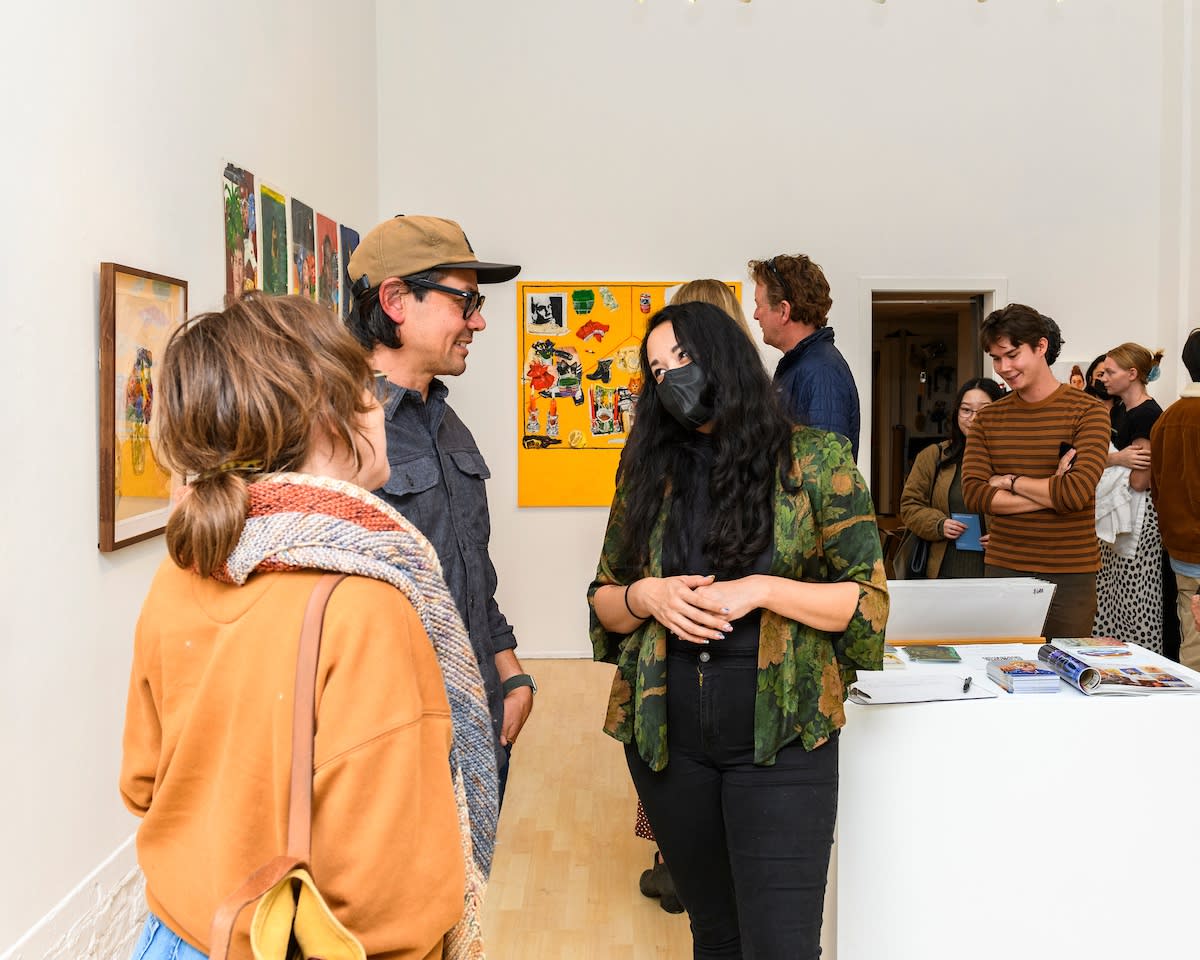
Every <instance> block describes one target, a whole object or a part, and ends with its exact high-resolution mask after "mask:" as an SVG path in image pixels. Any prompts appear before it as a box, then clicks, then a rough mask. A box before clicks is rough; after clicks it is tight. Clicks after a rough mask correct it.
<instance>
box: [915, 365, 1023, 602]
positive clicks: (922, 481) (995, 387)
mask: <svg viewBox="0 0 1200 960" xmlns="http://www.w3.org/2000/svg"><path fill="white" fill-rule="evenodd" d="M1003 395H1004V391H1003V390H1002V389H1001V387H1000V385H999V384H998V383H996V381H994V380H989V379H988V378H986V377H979V378H976V379H974V380H968V381H967V382H966V383H964V384H963V385H962V386H961V387H959V388H958V395H957V396H956V397H955V398H954V411H955V413H954V417H953V419H952V420H951V421H950V439H949V440H943V441H942V442H941V443H933V444H930V445H929V446H928V447H926V448H925V449H924V450H922V451H921V452H920V453H918V454H917V458H916V460H915V461H914V462H913V466H912V470H911V471H910V472H909V474H908V480H906V481H905V484H904V492H903V493H902V494H901V495H900V518H901V519H902V520H903V521H904V525H905V527H907V528H908V529H909V530H911V531H913V532H914V533H915V534H916V535H917V536H918V537H920V538H921V539H922V540H928V541H929V560H928V562H927V564H926V567H925V576H926V577H927V578H928V579H930V580H936V579H939V578H941V579H950V578H962V577H982V576H983V550H984V549H986V547H987V525H986V522H985V519H984V517H982V516H980V515H978V514H975V516H976V517H978V520H979V533H980V548H979V549H971V550H960V549H959V548H958V539H959V537H961V536H962V535H963V534H964V533H966V532H967V524H966V523H965V522H964V521H963V520H961V519H955V517H954V514H959V515H960V516H966V515H969V511H968V510H967V505H966V503H965V502H964V501H963V495H962V457H963V451H964V450H965V449H966V446H967V434H968V433H970V432H971V425H972V424H973V423H974V422H975V416H976V414H978V413H979V411H980V410H982V409H983V408H984V407H986V406H987V405H988V404H989V403H992V402H993V401H995V400H999V399H1000V398H1001V397H1002V396H1003Z"/></svg>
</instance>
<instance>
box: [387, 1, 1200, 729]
mask: <svg viewBox="0 0 1200 960" xmlns="http://www.w3.org/2000/svg"><path fill="white" fill-rule="evenodd" d="M1190 15H1191V3H1190V2H1187V3H1184V2H1169V0H1168V2H1165V3H1160V2H1157V0H1155V2H1144V0H1137V2H1134V0H1088V2H1081V0H1066V2H1063V3H1056V2H1054V0H1021V2H1019V3H988V4H979V3H975V2H967V0H921V2H920V3H903V2H893V3H888V4H885V5H880V4H876V3H872V2H869V0H836V2H835V0H788V2H781V0H754V2H753V3H751V4H748V5H747V4H741V3H736V2H734V0H700V2H698V3H695V4H690V3H687V2H684V0H646V2H645V3H644V4H638V3H635V2H634V0H578V2H574V3H569V4H565V3H561V2H559V0H522V2H491V3H479V2H471V0H439V2H436V3H435V2H412V3H381V4H380V5H379V51H380V53H379V89H380V100H379V103H380V123H379V150H380V162H379V170H380V201H381V203H382V206H383V210H382V212H383V213H384V214H385V215H388V214H391V213H394V212H401V211H402V212H408V213H437V214H443V215H446V216H451V217H455V218H458V219H460V220H461V221H462V222H463V224H464V225H465V227H466V229H467V232H468V234H469V236H470V237H471V239H472V242H473V243H474V244H475V247H476V250H477V251H478V252H479V253H480V255H481V256H483V257H487V258H496V259H510V260H511V261H512V262H516V263H521V264H523V265H524V271H523V273H522V279H525V280H565V281H569V280H584V279H586V280H614V281H621V280H634V279H647V280H684V279H689V278H692V277H697V276H716V277H721V278H726V279H731V280H737V279H742V280H744V279H745V273H746V261H747V260H748V259H750V258H752V257H755V258H758V257H764V256H770V255H772V254H775V253H780V252H788V253H796V252H805V253H808V254H810V255H811V256H812V257H813V258H814V259H815V260H816V261H817V262H818V263H820V264H822V265H823V267H824V268H825V272H826V274H827V276H828V277H829V281H830V284H831V286H832V292H833V300H834V305H833V310H832V313H831V323H832V326H833V327H834V328H835V330H836V332H837V342H838V345H839V346H840V347H841V349H842V351H843V352H844V353H845V354H846V356H847V359H848V360H849V362H850V365H851V368H852V369H853V371H854V374H855V377H856V379H857V381H858V384H859V391H860V394H861V396H862V397H863V399H864V409H863V438H864V439H863V451H864V454H865V455H866V456H869V437H870V421H869V413H870V411H869V402H868V401H869V396H870V391H869V386H868V383H869V371H870V343H871V338H870V330H869V329H868V327H867V325H865V324H864V323H863V322H861V320H860V304H859V284H860V278H862V277H899V278H905V279H906V280H908V281H911V280H912V279H913V278H917V279H920V278H942V279H954V278H983V277H998V278H1002V279H1003V280H1004V281H1005V282H1006V284H1007V294H1008V297H1009V299H1010V300H1013V301H1021V302H1026V303H1030V304H1032V305H1034V306H1036V307H1037V308H1039V309H1041V310H1042V311H1044V312H1046V313H1048V314H1050V315H1051V316H1053V317H1055V318H1056V319H1057V320H1058V321H1059V323H1060V324H1061V326H1062V328H1063V330H1064V331H1065V337H1066V340H1067V341H1068V346H1067V353H1066V354H1064V355H1066V356H1078V357H1093V356H1095V355H1096V354H1098V353H1100V352H1102V351H1103V350H1104V349H1106V348H1108V347H1111V346H1115V345H1116V344H1118V343H1120V342H1123V341H1125V340H1128V339H1137V340H1140V341H1142V342H1144V343H1146V344H1148V345H1150V346H1163V347H1165V348H1167V349H1168V351H1169V353H1170V356H1171V357H1172V358H1173V357H1175V356H1177V355H1178V344H1179V328H1180V327H1181V325H1182V324H1183V323H1184V320H1183V319H1182V317H1183V314H1184V313H1185V312H1186V307H1187V304H1186V303H1184V300H1183V299H1182V298H1185V297H1186V296H1188V294H1187V292H1186V287H1187V284H1186V283H1185V282H1184V281H1185V279H1186V278H1185V277H1184V276H1183V275H1182V272H1181V271H1184V270H1185V267H1186V269H1193V268H1191V267H1190V266H1187V265H1186V264H1184V261H1183V260H1182V259H1181V257H1185V251H1184V248H1185V246H1186V244H1185V243H1184V240H1185V238H1186V235H1187V234H1188V233H1189V231H1190V224H1191V221H1192V217H1191V215H1190V212H1189V210H1188V209H1187V208H1186V206H1185V199H1186V190H1185V184H1184V182H1183V178H1182V176H1181V170H1183V169H1187V170H1189V171H1190V169H1191V167H1190V166H1185V163H1187V162H1188V161H1187V160H1186V157H1185V153H1184V147H1185V139H1186V138H1187V137H1190V135H1191V134H1190V125H1191V124H1190V119H1189V117H1190V111H1191V109H1192V106H1191V104H1192V101H1193V97H1192V87H1191V86H1190V85H1191V84H1192V83H1193V82H1194V81H1193V80H1192V78H1191V76H1190V74H1189V73H1188V69H1189V64H1190V51H1191V49H1192V46H1193V45H1194V40H1192V41H1191V43H1189V42H1188V39H1187V38H1188V37H1190V36H1191V35H1190V34H1187V35H1186V36H1185V34H1184V28H1185V25H1186V24H1185V21H1187V22H1190V21H1189V20H1188V18H1189V17H1190ZM433 78H436V82H435V81H434V79H433ZM389 91H396V92H400V91H408V92H411V94H412V95H413V96H414V97H416V98H417V101H418V103H419V106H417V105H414V104H413V103H412V102H411V101H410V100H409V99H408V98H407V97H404V96H395V97H392V96H389ZM423 92H425V93H426V94H427V95H426V96H425V97H424V98H422V94H423ZM1189 179H1190V178H1189ZM493 293H494V294H495V296H493V297H492V298H491V300H490V302H489V305H488V309H487V311H486V317H487V320H488V329H487V330H486V331H485V332H484V333H483V334H481V335H479V336H477V337H476V339H475V343H474V345H473V347H472V354H471V359H470V361H469V368H468V371H467V373H466V375H464V376H463V377H461V378H458V380H456V381H454V382H453V383H452V384H451V400H452V402H453V403H454V404H455V406H456V408H457V409H458V411H459V413H460V414H461V415H462V416H463V419H464V420H465V421H466V422H467V423H468V424H469V425H471V426H472V427H473V428H474V430H475V433H476V438H477V440H478V441H479V443H480V446H481V449H482V450H483V453H484V455H485V457H486V458H487V460H488V463H489V464H490V466H491V469H492V480H491V481H490V484H489V487H490V494H489V496H490V502H491V505H492V530H493V539H492V542H493V551H492V555H493V558H494V559H495V561H496V565H497V568H498V571H499V579H500V592H499V599H500V603H501V607H502V608H503V609H504V611H505V612H506V614H507V615H508V617H509V619H510V620H512V621H513V623H514V625H515V627H516V629H517V636H518V638H519V641H520V645H521V647H520V649H521V650H522V651H523V652H524V653H525V655H526V656H530V655H585V654H586V653H587V652H588V651H589V646H588V641H587V633H586V631H587V616H586V603H585V599H584V595H585V590H586V587H587V585H588V583H589V581H590V580H591V578H592V575H593V572H594V569H595V563H596V559H597V556H598V553H599V547H600V542H601V538H602V534H603V527H604V520H605V516H606V513H607V511H606V509H603V508H594V509H593V508H573V509H545V508H539V509H532V508H526V509H518V508H517V507H516V478H515V471H516V454H515V450H516V444H517V442H518V432H517V431H518V399H517V384H516V376H517V371H516V360H515V355H516V350H515V347H514V343H515V337H516V335H517V332H516V302H515V285H511V284H510V285H507V286H506V287H503V288H500V289H499V290H495V291H493ZM752 294H753V288H752V287H749V288H747V289H746V291H745V293H744V297H743V299H744V302H745V303H746V304H747V305H748V307H749V309H752V307H753V304H752ZM749 309H748V311H747V312H749ZM1184 329H1185V330H1186V328H1184ZM764 356H765V357H766V359H767V362H768V364H769V365H770V367H771V368H772V369H773V368H774V364H775V362H776V361H777V360H778V357H779V354H778V353H777V352H776V351H774V350H772V349H770V348H764ZM1177 367H1178V364H1174V363H1168V364H1167V372H1166V373H1167V375H1166V376H1164V377H1163V379H1162V381H1161V382H1160V383H1159V384H1156V385H1155V387H1154V390H1153V392H1154V393H1155V394H1156V395H1157V396H1158V397H1159V399H1160V400H1161V401H1162V402H1164V403H1166V402H1167V401H1169V400H1170V399H1171V398H1173V397H1174V395H1175V377H1176V373H1177ZM866 456H863V457H862V458H861V460H860V466H862V467H863V469H864V471H865V470H866V469H867V466H868V464H867V463H866V462H865V461H866ZM535 672H536V671H535ZM599 723H600V718H597V724H599Z"/></svg>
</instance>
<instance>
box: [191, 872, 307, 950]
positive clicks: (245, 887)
mask: <svg viewBox="0 0 1200 960" xmlns="http://www.w3.org/2000/svg"><path fill="white" fill-rule="evenodd" d="M299 866H303V864H301V863H300V862H299V861H297V860H294V859H293V858H291V857H288V856H283V857H276V858H275V859H274V860H272V861H271V862H270V863H268V864H267V865H266V866H264V867H259V868H258V869H257V870H255V871H254V873H252V874H250V876H249V877H247V878H246V882H245V883H243V884H242V885H241V886H240V887H238V888H237V890H235V891H234V892H233V893H231V894H230V895H229V896H227V897H226V898H225V899H224V900H222V901H221V906H219V907H218V908H217V912H216V914H215V915H214V916H213V922H212V933H211V934H210V935H209V938H208V939H209V944H208V949H209V954H208V960H226V957H228V956H229V946H230V943H231V942H232V940H233V927H234V924H236V923H237V918H238V916H239V914H241V912H242V911H243V910H245V909H246V907H248V906H249V905H250V904H252V903H253V902H254V901H255V900H258V899H259V898H260V897H262V895H263V894H265V893H266V892H267V891H268V890H270V889H271V888H272V887H274V886H275V884H277V883H278V882H279V881H280V880H282V879H283V878H284V877H286V876H287V875H288V874H289V873H291V872H292V871H293V870H294V869H296V867H299Z"/></svg>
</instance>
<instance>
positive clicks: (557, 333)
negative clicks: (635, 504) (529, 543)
mask: <svg viewBox="0 0 1200 960" xmlns="http://www.w3.org/2000/svg"><path fill="white" fill-rule="evenodd" d="M676 286H678V284H675V283H541V282H539V283H519V284H517V304H518V310H519V311H520V313H521V317H520V321H519V326H518V330H519V335H518V338H517V352H518V362H519V364H520V387H519V390H518V397H519V410H518V414H517V415H518V418H519V420H518V430H519V433H518V435H519V436H520V438H521V443H520V447H519V448H518V450H517V504H518V506H522V507H565V506H596V507H601V506H604V507H606V506H608V505H609V503H610V502H611V500H612V495H613V478H614V476H615V475H616V470H617V463H618V461H619V460H620V456H621V449H622V448H623V447H624V445H625V438H626V437H627V436H628V434H629V430H630V428H631V427H632V426H633V420H634V417H635V415H636V413H637V397H638V394H639V393H640V391H641V389H642V378H641V372H640V370H639V361H638V352H639V350H640V348H641V343H642V337H643V336H644V335H645V332H646V321H647V320H648V319H649V318H650V316H651V315H652V314H653V313H655V312H656V311H657V310H659V309H661V308H662V307H663V305H664V304H665V303H667V301H668V298H669V295H670V293H671V291H672V290H673V289H674V288H675V287H676Z"/></svg>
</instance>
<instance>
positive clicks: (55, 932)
mask: <svg viewBox="0 0 1200 960" xmlns="http://www.w3.org/2000/svg"><path fill="white" fill-rule="evenodd" d="M145 919H146V896H145V880H144V878H143V877H142V872H141V870H139V869H138V865H137V850H136V848H135V846H134V837H133V835H131V836H130V837H129V839H128V840H126V841H125V842H124V843H123V844H121V846H119V847H117V849H116V850H114V851H113V852H112V854H110V855H109V857H108V859H107V860H105V861H104V862H103V863H102V864H100V866H98V867H97V868H96V869H95V870H93V871H92V872H91V873H90V874H89V875H88V876H86V877H85V878H84V879H83V880H82V881H80V883H79V885H78V886H77V887H75V889H74V890H72V891H71V892H70V893H68V894H67V895H66V897H64V898H63V900H62V902H61V903H59V904H58V906H56V907H55V908H54V909H53V910H51V911H50V912H49V913H48V914H46V916H44V917H42V919H41V920H39V921H38V922H37V923H36V924H35V925H34V926H33V927H32V928H30V930H29V931H28V932H27V933H25V935H24V936H22V937H21V939H20V940H18V941H17V942H16V943H14V944H13V945H12V946H11V947H9V948H8V949H7V950H5V951H4V952H3V953H0V960H128V958H129V955H130V954H131V953H132V952H133V945H134V943H135V942H136V941H137V937H138V934H139V933H140V932H141V928H142V924H143V923H144V922H145Z"/></svg>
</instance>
